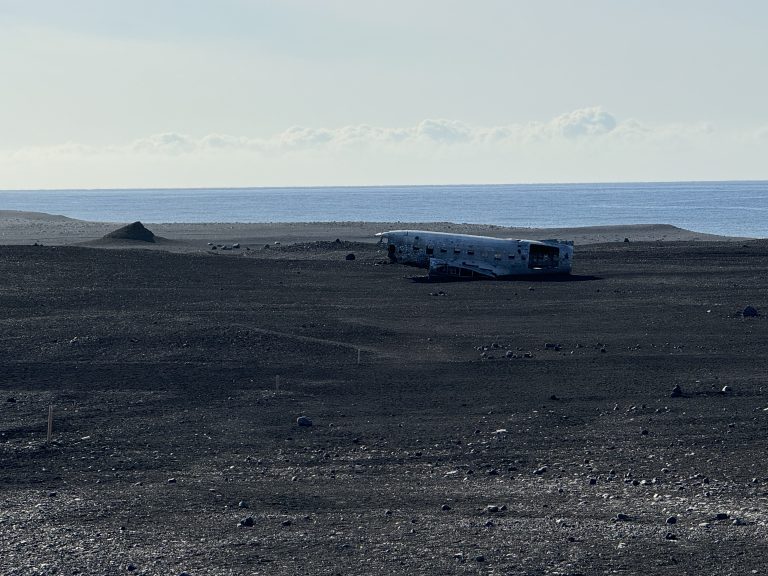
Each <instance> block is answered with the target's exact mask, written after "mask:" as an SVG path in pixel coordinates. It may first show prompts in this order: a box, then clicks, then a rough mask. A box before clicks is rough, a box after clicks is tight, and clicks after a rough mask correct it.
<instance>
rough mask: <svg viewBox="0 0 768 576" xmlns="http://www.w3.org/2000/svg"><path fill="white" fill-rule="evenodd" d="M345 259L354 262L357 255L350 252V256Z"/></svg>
mask: <svg viewBox="0 0 768 576" xmlns="http://www.w3.org/2000/svg"><path fill="white" fill-rule="evenodd" d="M344 259H345V260H354V259H355V255H354V254H352V253H351V252H350V253H349V254H347V255H346V256H344Z"/></svg>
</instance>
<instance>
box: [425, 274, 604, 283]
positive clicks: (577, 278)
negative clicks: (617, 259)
mask: <svg viewBox="0 0 768 576" xmlns="http://www.w3.org/2000/svg"><path fill="white" fill-rule="evenodd" d="M410 280H411V282H416V283H419V284H449V283H451V284H452V283H454V282H478V281H486V282H498V281H502V282H536V283H545V284H553V283H557V282H591V281H593V280H602V278H601V277H600V276H593V275H591V274H548V275H541V276H527V275H520V276H500V277H498V278H489V277H487V276H480V275H478V276H472V277H469V276H464V277H450V276H449V277H442V276H437V277H432V276H411V278H410Z"/></svg>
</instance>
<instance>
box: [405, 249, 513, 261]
mask: <svg viewBox="0 0 768 576" xmlns="http://www.w3.org/2000/svg"><path fill="white" fill-rule="evenodd" d="M419 250H421V246H416V245H414V246H413V251H414V252H418V251H419ZM424 251H425V252H426V254H427V256H432V255H434V253H435V249H434V247H432V246H427V247H426V249H425V250H424ZM437 252H438V253H439V254H449V253H453V254H454V255H455V256H458V255H459V254H461V253H462V250H461V248H457V247H454V248H452V249H451V248H443V247H440V248H438V249H437ZM464 253H465V254H466V255H467V256H475V249H474V248H467V249H466V250H465V251H464ZM477 254H478V255H479V256H481V257H483V258H490V257H491V254H493V259H494V260H503V259H504V254H501V253H500V252H488V251H485V250H480V251H478V252H477ZM518 254H519V255H520V258H521V259H523V260H525V256H523V255H522V251H521V250H520V248H518V249H517V254H507V255H506V256H507V260H514V259H515V258H516V257H517V255H518Z"/></svg>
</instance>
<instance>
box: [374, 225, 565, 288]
mask: <svg viewBox="0 0 768 576" xmlns="http://www.w3.org/2000/svg"><path fill="white" fill-rule="evenodd" d="M377 236H380V237H381V238H382V241H383V242H386V244H387V254H388V255H389V258H390V260H391V261H393V262H399V263H401V264H407V265H411V266H419V267H421V268H429V273H430V275H431V276H445V277H458V278H460V277H474V276H480V277H488V278H499V277H504V276H524V275H532V274H568V273H570V272H571V261H572V260H573V242H565V241H561V240H544V241H538V240H511V239H506V238H492V237H490V236H472V235H469V234H451V233H447V232H428V231H424V230H390V231H389V232H380V233H379V234H377Z"/></svg>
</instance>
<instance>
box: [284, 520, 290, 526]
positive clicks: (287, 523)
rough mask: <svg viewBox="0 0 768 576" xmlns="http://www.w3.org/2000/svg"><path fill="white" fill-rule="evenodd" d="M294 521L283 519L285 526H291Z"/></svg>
mask: <svg viewBox="0 0 768 576" xmlns="http://www.w3.org/2000/svg"><path fill="white" fill-rule="evenodd" d="M291 524H292V522H291V521H290V520H283V526H290V525H291Z"/></svg>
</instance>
